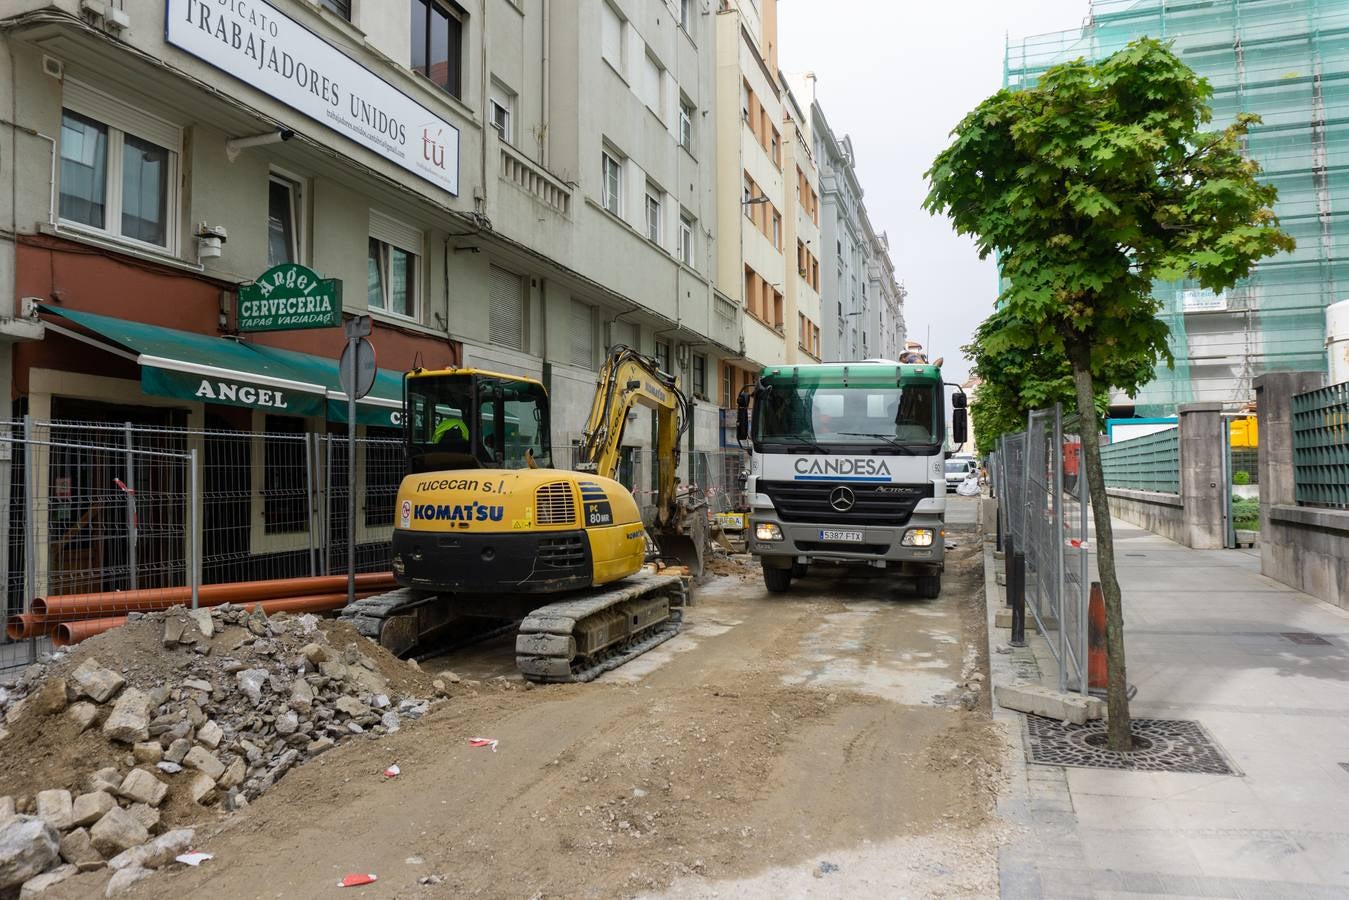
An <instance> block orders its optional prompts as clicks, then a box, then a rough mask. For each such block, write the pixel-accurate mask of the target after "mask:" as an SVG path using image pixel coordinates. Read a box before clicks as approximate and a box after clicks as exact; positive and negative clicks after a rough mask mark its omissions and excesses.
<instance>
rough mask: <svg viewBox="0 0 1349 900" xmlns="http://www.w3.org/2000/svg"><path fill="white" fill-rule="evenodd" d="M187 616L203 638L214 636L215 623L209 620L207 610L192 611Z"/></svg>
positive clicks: (209, 612) (208, 611)
mask: <svg viewBox="0 0 1349 900" xmlns="http://www.w3.org/2000/svg"><path fill="white" fill-rule="evenodd" d="M188 615H189V616H190V617H191V618H192V621H193V622H195V623H196V625H197V629H198V630H199V631H200V632H201V633H202V636H203V637H210V636H211V635H213V634H215V622H214V621H213V620H212V619H211V611H210V610H209V609H194V610H192V611H191V612H190V613H188Z"/></svg>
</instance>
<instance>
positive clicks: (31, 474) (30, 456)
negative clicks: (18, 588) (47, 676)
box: [23, 415, 38, 663]
mask: <svg viewBox="0 0 1349 900" xmlns="http://www.w3.org/2000/svg"><path fill="white" fill-rule="evenodd" d="M36 469H37V454H36V453H34V452H33V417H32V416H30V415H26V416H24V417H23V534H24V539H23V611H24V612H32V610H33V598H34V597H35V596H37V540H38V537H37V531H38V529H37V472H36ZM28 661H29V662H30V663H31V662H36V661H37V640H36V638H34V639H30V640H29V641H28Z"/></svg>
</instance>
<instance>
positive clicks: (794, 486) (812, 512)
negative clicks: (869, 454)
mask: <svg viewBox="0 0 1349 900" xmlns="http://www.w3.org/2000/svg"><path fill="white" fill-rule="evenodd" d="M839 487H846V488H848V489H849V490H851V491H852V492H853V497H854V500H853V506H852V509H850V510H847V511H846V512H839V511H838V510H836V509H834V507H833V506H831V505H830V502H829V498H830V495H831V494H832V493H833V492H834V489H835V488H839ZM881 489H884V493H881ZM759 490H760V491H762V492H763V493H765V494H767V495H768V499H770V500H772V501H773V508H774V509H775V510H777V514H778V517H779V518H781V519H782V521H784V522H818V523H821V524H823V523H829V524H835V523H837V524H840V525H903V524H905V523H907V522H908V521H909V517H910V516H912V515H913V508H914V507H915V506H917V505H918V501H919V500H922V499H923V498H924V497H931V496H933V493H932V485H931V484H866V483H860V484H859V483H856V482H850V483H847V484H844V483H842V482H828V481H823V482H821V481H761V482H759Z"/></svg>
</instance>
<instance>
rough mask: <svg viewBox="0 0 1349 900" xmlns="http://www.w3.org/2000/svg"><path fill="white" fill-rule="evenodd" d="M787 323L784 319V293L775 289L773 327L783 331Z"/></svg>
mask: <svg viewBox="0 0 1349 900" xmlns="http://www.w3.org/2000/svg"><path fill="white" fill-rule="evenodd" d="M784 325H785V323H784V322H783V320H782V294H781V293H780V292H778V291H776V290H774V291H773V327H774V328H776V329H777V330H778V331H782V329H783V326H784Z"/></svg>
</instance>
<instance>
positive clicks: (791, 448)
mask: <svg viewBox="0 0 1349 900" xmlns="http://www.w3.org/2000/svg"><path fill="white" fill-rule="evenodd" d="M787 452H788V453H823V454H824V455H825V456H828V455H829V451H828V450H827V449H825V448H824V447H821V446H820V445H819V444H788V445H787Z"/></svg>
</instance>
